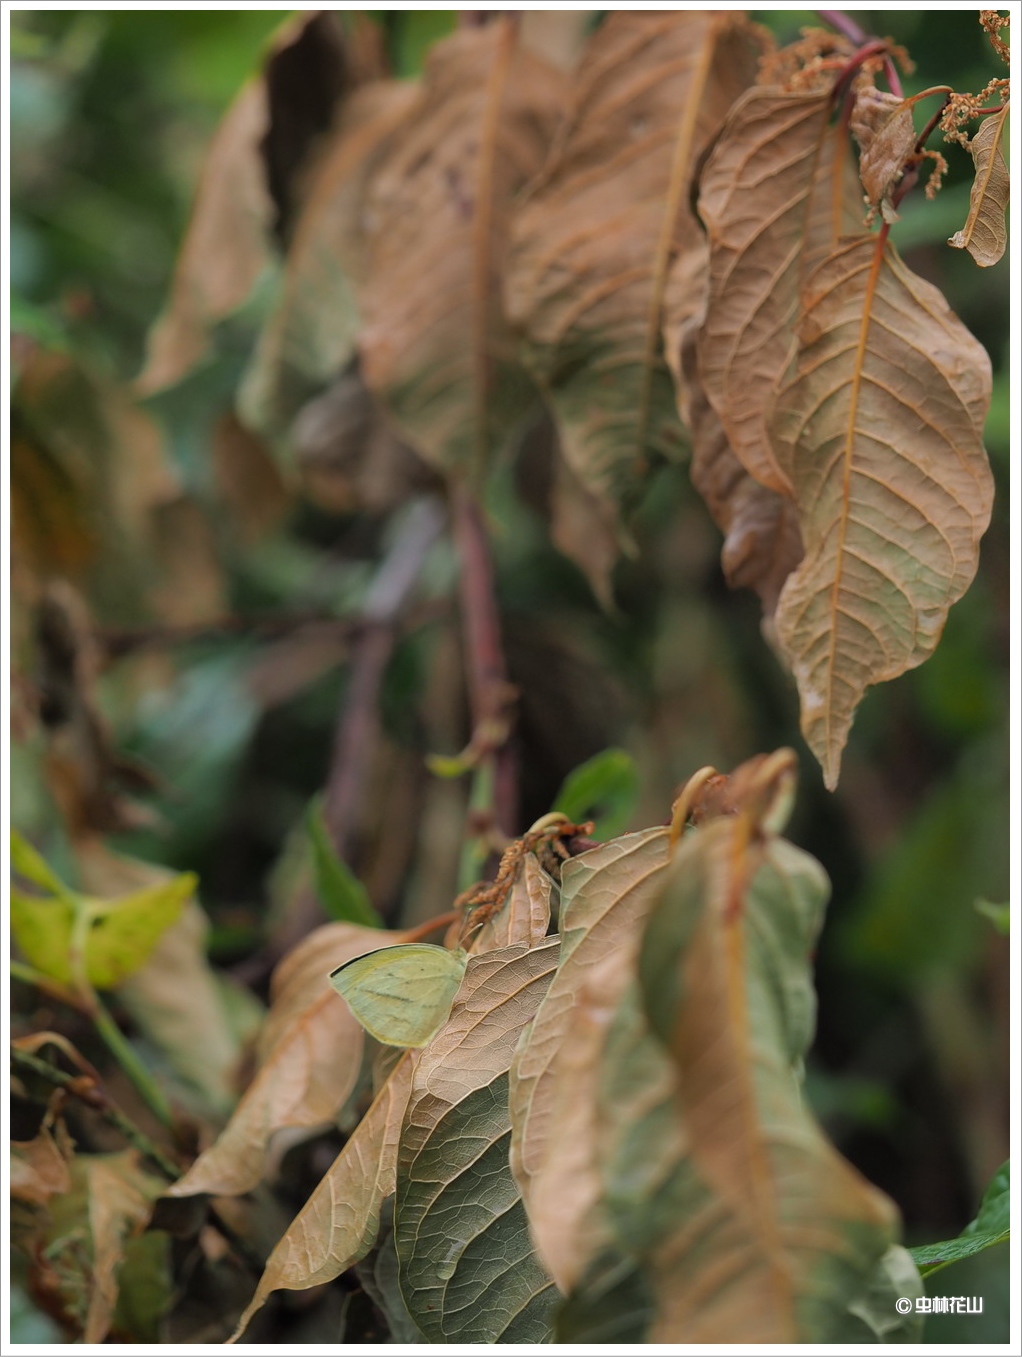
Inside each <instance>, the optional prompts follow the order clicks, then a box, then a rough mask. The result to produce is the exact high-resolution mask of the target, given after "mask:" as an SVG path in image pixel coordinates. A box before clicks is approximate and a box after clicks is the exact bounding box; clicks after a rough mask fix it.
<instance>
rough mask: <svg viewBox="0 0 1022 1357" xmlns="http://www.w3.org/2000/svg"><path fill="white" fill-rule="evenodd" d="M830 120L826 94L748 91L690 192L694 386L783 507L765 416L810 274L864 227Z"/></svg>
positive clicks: (791, 346)
mask: <svg viewBox="0 0 1022 1357" xmlns="http://www.w3.org/2000/svg"><path fill="white" fill-rule="evenodd" d="M829 114H830V93H829V91H828V90H824V91H823V92H820V93H799V94H790V93H786V92H784V91H783V90H781V89H779V88H776V87H773V86H766V87H762V88H757V89H752V90H749V91H748V93H747V94H745V95H744V96H743V97H742V98H741V99H740V100H739V101H738V103H737V104H736V105H735V107H734V108H733V109H732V111H731V113H730V114H729V115H728V118H727V122H726V123H725V125H724V130H723V132H722V133H721V136H720V139H719V141H718V142H717V143H716V145H715V146H714V148H713V151H712V152H711V154H710V157H709V159H708V161H707V163H706V166H705V168H704V170H703V173H702V175H701V177H700V183H699V215H700V216H701V217H702V219H703V221H704V223H705V224H706V230H707V233H708V238H709V242H710V284H709V286H710V292H709V298H708V301H707V316H706V323H705V325H704V326H703V330H702V333H701V335H700V337H699V376H700V378H701V379H702V383H703V385H704V387H705V390H706V394H707V396H708V397H709V399H710V401H711V402H712V404H713V407H714V409H715V410H716V412H717V415H718V416H719V418H720V420H721V422H722V424H723V426H724V430H725V432H726V434H727V436H728V439H729V440H730V444H731V448H732V450H733V451H734V454H735V456H736V457H737V458H738V460H739V461H740V462H741V463H742V465H743V466H744V467H745V469H746V471H748V472H749V474H750V475H751V476H753V477H754V478H755V479H756V480H758V481H760V482H761V483H762V484H763V485H766V486H769V487H770V488H771V489H774V490H777V491H779V492H780V493H782V494H789V495H790V493H791V485H790V483H789V479H788V476H787V474H786V472H785V470H784V469H783V468H782V467H780V466H779V465H778V463H777V459H776V457H775V456H774V453H773V451H772V447H771V444H770V440H769V436H768V430H767V427H766V420H767V415H768V413H769V410H770V406H771V402H772V400H773V397H774V393H775V391H776V387H777V383H778V382H779V381H780V380H781V378H782V377H783V376H784V374H785V372H786V370H787V368H788V367H789V365H790V363H791V361H792V358H793V356H794V350H795V321H796V317H797V314H798V306H799V295H800V292H801V289H802V287H803V285H804V283H805V279H806V277H807V276H808V273H809V270H810V268H811V267H812V265H813V264H814V263H815V262H817V260H818V259H819V258H820V257H821V256H822V255H823V254H825V253H826V252H827V251H828V250H830V249H831V248H832V247H833V245H834V244H835V243H836V242H837V240H838V237H839V236H840V235H842V234H844V233H846V232H848V231H854V230H857V229H858V227H859V226H860V224H861V220H862V210H863V209H862V196H861V192H860V189H859V184H858V179H857V177H856V174H855V170H854V167H853V165H852V161H851V158H850V157H849V156H848V153H847V150H846V145H847V142H846V139H845V138H843V137H842V138H840V139H839V138H838V137H837V136H836V135H835V133H834V131H833V129H831V128H830V127H829V122H828V120H829Z"/></svg>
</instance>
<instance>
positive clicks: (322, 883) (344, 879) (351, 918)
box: [306, 797, 386, 928]
mask: <svg viewBox="0 0 1022 1357" xmlns="http://www.w3.org/2000/svg"><path fill="white" fill-rule="evenodd" d="M306 827H307V829H308V833H309V842H310V843H311V845H312V865H313V871H314V873H315V883H316V894H317V895H318V896H319V899H320V902H321V904H322V905H323V907H324V908H325V909H326V911H327V913H328V914H329V915H330V917H331V919H336V920H337V922H338V923H350V924H362V925H363V926H364V927H365V928H385V927H386V925H385V924H384V922H383V920H382V919H381V918H380V916H379V914H377V912H376V910H375V909H373V907H372V904H371V903H370V900H369V892H368V891H367V890H366V888H365V886H363V885H362V883H361V881H359V879H358V877H357V876H356V875H355V874H354V872H353V871H352V870H351V868H350V867H349V866H348V865H347V863H346V862H343V861H342V860H341V859H340V858H339V857H338V856H337V854H336V853H335V852H334V846H333V844H332V843H331V842H330V835H329V832H328V831H327V827H326V820H325V819H324V817H323V801H322V798H321V797H317V798H316V800H315V801H314V802H313V803H312V805H311V806H310V807H309V815H308V819H307V820H306Z"/></svg>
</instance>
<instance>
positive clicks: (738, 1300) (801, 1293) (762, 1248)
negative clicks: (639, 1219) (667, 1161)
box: [639, 815, 896, 1343]
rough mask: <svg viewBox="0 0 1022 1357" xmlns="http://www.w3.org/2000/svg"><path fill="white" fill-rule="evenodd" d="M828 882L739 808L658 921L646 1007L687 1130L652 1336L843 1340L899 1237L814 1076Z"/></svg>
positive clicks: (670, 1193) (704, 831)
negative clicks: (843, 1144)
mask: <svg viewBox="0 0 1022 1357" xmlns="http://www.w3.org/2000/svg"><path fill="white" fill-rule="evenodd" d="M827 894H828V884H827V881H826V878H825V877H824V874H823V872H822V870H821V869H820V867H819V866H818V864H817V863H816V862H815V861H813V859H811V858H809V857H808V856H807V855H806V854H804V853H802V852H800V851H799V850H798V849H795V848H794V847H792V846H791V845H790V844H787V843H785V842H784V841H783V840H779V839H772V838H770V837H769V836H767V837H766V838H764V837H763V835H762V834H760V833H753V834H750V833H749V825H748V823H747V822H746V818H745V817H744V816H741V815H740V816H738V817H735V818H729V819H722V820H714V821H711V822H710V823H708V824H707V825H706V826H705V827H703V828H701V829H699V830H697V831H695V832H694V833H691V834H689V835H688V836H686V838H685V839H684V840H683V842H682V845H681V848H680V850H679V852H678V854H677V856H676V858H675V861H674V863H673V865H672V870H671V873H670V876H669V878H668V880H667V882H666V884H665V886H664V889H663V891H662V893H661V896H660V898H659V900H658V902H657V904H656V907H655V909H654V911H653V913H652V915H651V916H650V920H649V924H648V926H647V929H646V933H645V937H644V939H643V944H642V952H641V956H640V961H639V980H640V986H641V990H642V1002H643V1007H644V1009H645V1012H646V1015H647V1017H648V1019H649V1022H650V1025H651V1028H652V1030H653V1032H654V1033H655V1035H656V1036H657V1038H658V1039H659V1040H660V1041H661V1042H662V1043H663V1045H664V1047H665V1048H666V1049H667V1051H668V1052H669V1053H670V1056H671V1059H672V1061H673V1063H674V1067H675V1071H676V1077H677V1097H678V1106H679V1110H680V1115H681V1118H682V1121H683V1125H684V1128H685V1132H686V1137H687V1145H686V1149H685V1153H684V1155H683V1157H682V1158H681V1160H680V1161H679V1163H678V1165H677V1167H676V1170H675V1172H674V1173H673V1174H672V1175H671V1177H670V1179H669V1180H668V1181H667V1182H666V1183H665V1184H664V1185H663V1186H662V1187H661V1190H660V1192H659V1193H658V1196H657V1205H656V1209H655V1210H654V1211H653V1214H652V1220H653V1223H654V1225H655V1227H656V1229H655V1232H654V1233H652V1234H651V1236H650V1237H649V1238H648V1240H647V1244H646V1247H645V1250H644V1251H645V1252H646V1255H647V1259H648V1265H649V1267H650V1270H651V1273H652V1277H653V1285H654V1291H655V1294H656V1318H655V1320H654V1322H653V1325H652V1327H651V1330H650V1332H649V1334H648V1339H649V1341H651V1342H674V1343H707V1342H711V1341H712V1342H736V1343H738V1342H789V1343H790V1342H798V1341H813V1340H815V1341H817V1342H826V1341H828V1338H829V1337H832V1336H833V1335H834V1333H835V1332H836V1331H839V1330H840V1326H841V1324H842V1323H843V1322H844V1318H845V1315H846V1313H847V1305H848V1297H849V1293H850V1292H854V1291H855V1289H856V1288H857V1287H862V1288H865V1287H866V1286H868V1284H869V1280H870V1278H871V1275H872V1274H873V1272H874V1269H875V1268H876V1267H877V1265H878V1264H879V1263H880V1262H881V1259H882V1258H883V1255H884V1253H885V1252H886V1250H887V1248H888V1246H889V1244H890V1242H891V1235H892V1232H893V1229H894V1223H895V1215H896V1213H895V1211H894V1208H893V1206H892V1204H891V1203H890V1202H889V1201H887V1199H886V1198H885V1197H883V1195H882V1194H881V1193H879V1192H877V1191H876V1190H875V1189H874V1188H872V1187H871V1186H870V1185H869V1184H868V1183H867V1182H866V1181H865V1180H864V1179H863V1178H861V1177H860V1175H859V1174H858V1173H857V1172H856V1171H855V1170H854V1169H852V1167H851V1166H850V1165H849V1164H847V1163H846V1162H845V1161H844V1160H843V1159H842V1158H841V1156H840V1155H839V1154H838V1153H837V1152H836V1150H834V1148H833V1147H832V1146H831V1145H830V1144H829V1142H828V1141H827V1140H826V1138H825V1137H824V1135H823V1133H822V1132H821V1130H820V1128H819V1127H818V1126H817V1124H816V1122H815V1120H814V1119H813V1117H812V1115H811V1113H810V1112H809V1111H808V1110H807V1108H806V1106H805V1103H804V1101H803V1099H802V1097H801V1093H800V1090H799V1086H798V1077H797V1069H798V1066H799V1064H800V1062H801V1060H802V1058H803V1056H804V1054H805V1051H806V1048H807V1046H808V1044H809V1042H810V1040H811V1038H812V1033H813V1027H814V1019H815V995H814V992H813V987H812V981H811V977H810V973H809V964H808V963H809V957H810V954H811V951H812V948H813V946H814V945H815V941H816V937H817V934H818V932H819V928H820V924H821V922H822V911H823V905H824V902H825V900H826V896H827Z"/></svg>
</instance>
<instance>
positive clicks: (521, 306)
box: [506, 10, 756, 511]
mask: <svg viewBox="0 0 1022 1357" xmlns="http://www.w3.org/2000/svg"><path fill="white" fill-rule="evenodd" d="M755 57H756V44H755V42H754V41H753V39H752V37H751V34H750V30H749V29H748V27H747V25H745V23H744V20H742V19H741V18H740V17H739V16H735V15H726V14H721V13H719V12H713V11H696V10H690V11H686V12H664V13H655V14H654V13H638V12H624V11H615V12H612V13H611V14H610V15H609V16H608V17H607V18H606V20H605V21H604V22H603V24H601V26H600V27H599V29H598V30H597V31H596V33H595V35H594V36H593V38H592V39H591V40H590V43H589V46H588V47H587V49H586V52H585V54H584V56H583V59H582V62H581V65H580V67H579V70H578V72H577V74H576V76H575V79H574V82H573V84H572V87H571V112H570V116H569V119H568V122H567V124H566V127H565V129H564V131H563V132H562V134H561V136H560V137H559V139H558V141H557V143H556V145H555V148H554V151H553V154H552V156H551V159H550V161H549V163H548V164H547V166H546V168H545V169H544V172H543V174H542V176H541V178H540V180H539V181H538V183H537V185H536V186H535V188H534V190H533V191H532V192H531V194H530V197H529V199H528V201H527V203H526V204H525V206H524V207H523V209H522V210H521V212H520V213H519V214H518V217H517V220H516V223H515V227H514V243H513V251H512V258H511V263H510V267H509V272H508V279H507V286H506V295H507V299H508V303H507V304H508V310H509V314H510V316H511V318H512V321H513V323H514V324H515V325H516V326H517V327H518V328H519V329H520V330H521V332H522V334H523V336H524V338H525V343H526V358H527V361H528V363H529V365H530V367H532V369H533V371H534V372H535V373H536V375H537V377H538V379H539V381H540V382H541V384H542V385H543V387H544V389H545V390H546V392H547V394H548V396H549V398H550V401H551V404H552V407H553V410H554V414H555V417H556V420H557V424H558V429H559V433H560V439H561V446H562V448H563V449H564V454H565V457H566V458H567V460H568V462H569V463H570V465H571V466H572V468H573V470H574V471H575V473H576V474H577V475H578V476H579V478H580V479H581V480H582V481H583V482H584V483H585V484H586V485H587V486H588V488H589V490H590V491H591V492H592V493H593V494H594V495H595V496H596V497H597V498H598V499H601V500H602V501H604V502H605V503H606V504H607V505H608V506H609V507H610V509H611V510H612V511H616V510H617V509H618V508H619V507H620V506H621V505H622V503H624V502H628V501H630V500H632V499H634V496H635V492H636V490H637V485H638V480H639V477H640V476H641V473H642V472H643V470H644V469H645V467H646V465H647V462H648V459H649V456H650V454H651V453H654V452H658V453H666V454H668V455H673V454H674V453H675V452H676V450H677V447H678V444H679V441H680V437H681V432H680V428H679V426H678V420H677V412H676V410H675V405H674V396H673V392H672V389H671V383H670V379H669V375H668V372H667V369H666V366H665V364H664V360H663V355H662V351H661V341H660V320H661V315H660V313H661V305H662V301H663V293H664V287H665V284H666V278H667V271H668V268H669V265H670V263H671V260H672V259H673V257H674V256H675V254H676V253H677V252H678V251H679V250H680V249H683V248H684V247H685V246H686V245H687V244H688V243H689V241H690V240H691V238H692V235H693V233H694V232H695V231H696V230H697V226H696V223H695V222H694V220H693V218H692V215H691V212H690V210H689V206H688V189H689V183H690V180H691V176H692V171H693V166H694V165H695V163H696V161H697V158H698V156H699V154H700V152H701V151H702V150H703V148H704V147H705V146H706V144H707V142H708V141H709V139H710V138H711V137H712V136H713V135H714V134H715V133H716V131H717V128H718V127H719V125H720V122H721V120H722V118H723V116H724V114H725V113H726V111H727V109H728V106H729V105H730V103H731V102H732V100H733V99H734V98H735V97H736V96H737V95H738V94H739V93H740V92H741V90H742V89H744V88H745V86H746V85H747V84H748V83H749V82H750V80H751V79H752V76H753V73H754V68H755Z"/></svg>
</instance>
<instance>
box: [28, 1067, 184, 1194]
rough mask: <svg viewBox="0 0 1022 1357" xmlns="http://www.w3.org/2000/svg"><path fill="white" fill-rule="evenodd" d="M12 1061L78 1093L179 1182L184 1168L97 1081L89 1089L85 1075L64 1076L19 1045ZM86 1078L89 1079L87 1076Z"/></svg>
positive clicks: (55, 1084)
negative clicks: (20, 1048)
mask: <svg viewBox="0 0 1022 1357" xmlns="http://www.w3.org/2000/svg"><path fill="white" fill-rule="evenodd" d="M11 1059H12V1060H13V1061H14V1063H15V1064H16V1065H20V1066H21V1067H22V1068H23V1069H26V1070H31V1071H32V1072H33V1074H37V1075H39V1077H40V1078H42V1079H45V1080H47V1082H48V1083H50V1084H53V1085H54V1087H56V1088H62V1089H66V1090H67V1092H69V1093H73V1094H75V1095H76V1096H77V1097H79V1098H81V1099H82V1101H83V1102H85V1103H87V1104H88V1105H89V1106H90V1107H94V1108H96V1110H97V1111H98V1112H99V1113H100V1115H101V1116H102V1117H103V1119H104V1120H105V1121H107V1122H109V1123H110V1125H111V1126H113V1127H114V1128H115V1130H117V1131H119V1132H120V1133H121V1135H122V1136H123V1137H124V1139H125V1140H127V1141H128V1143H129V1144H131V1145H134V1147H135V1149H136V1150H140V1151H141V1153H142V1154H144V1155H145V1156H146V1158H147V1159H151V1160H152V1162H153V1163H154V1164H155V1165H156V1167H157V1168H158V1169H159V1170H160V1172H161V1173H162V1174H163V1175H164V1176H165V1177H166V1178H169V1179H170V1181H171V1182H176V1180H177V1179H178V1178H180V1176H181V1169H180V1168H179V1167H178V1165H177V1164H175V1163H174V1161H173V1159H171V1158H170V1157H169V1156H168V1155H166V1154H164V1152H163V1151H162V1150H161V1149H160V1147H159V1145H157V1144H156V1143H155V1141H152V1140H150V1139H149V1137H148V1136H147V1135H146V1134H145V1132H144V1131H141V1130H139V1128H138V1127H137V1126H136V1125H135V1123H134V1122H133V1121H131V1120H129V1118H128V1117H126V1116H125V1115H124V1113H123V1112H122V1111H121V1109H120V1108H119V1107H117V1106H115V1104H114V1103H112V1102H111V1101H110V1099H109V1098H108V1097H107V1096H106V1094H105V1093H103V1092H102V1090H100V1089H99V1088H97V1087H96V1085H95V1083H94V1081H92V1080H89V1081H88V1082H89V1087H88V1089H85V1088H84V1087H83V1076H81V1075H73V1074H65V1073H64V1071H63V1070H58V1069H57V1067H56V1066H55V1065H51V1064H50V1063H49V1061H48V1060H40V1059H39V1057H38V1056H34V1055H32V1054H31V1052H29V1051H21V1050H19V1049H18V1047H17V1046H12V1047H11ZM86 1078H87V1076H86Z"/></svg>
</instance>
